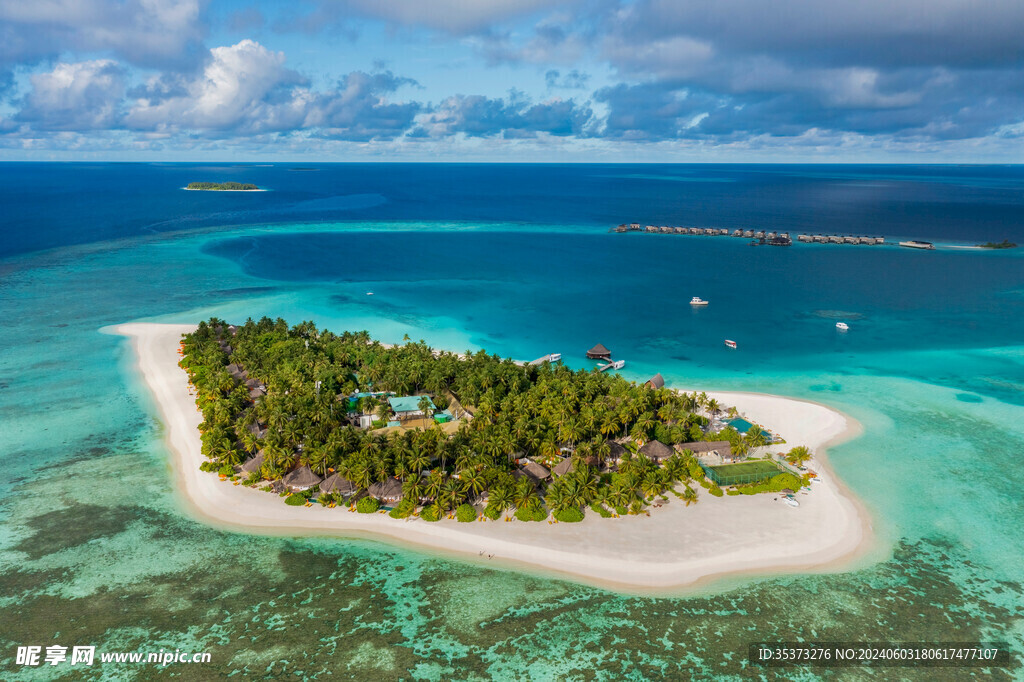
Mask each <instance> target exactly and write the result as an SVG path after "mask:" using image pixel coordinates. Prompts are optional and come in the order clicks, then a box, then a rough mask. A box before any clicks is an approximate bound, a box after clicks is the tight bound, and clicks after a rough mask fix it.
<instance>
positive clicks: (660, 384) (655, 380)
mask: <svg viewBox="0 0 1024 682" xmlns="http://www.w3.org/2000/svg"><path fill="white" fill-rule="evenodd" d="M646 385H647V386H650V387H651V388H653V389H659V388H665V377H663V376H661V372H658V373H657V374H655V375H654V376H653V377H651V378H650V379H648V380H647V383H646Z"/></svg>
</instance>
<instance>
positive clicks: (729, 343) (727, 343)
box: [725, 339, 736, 348]
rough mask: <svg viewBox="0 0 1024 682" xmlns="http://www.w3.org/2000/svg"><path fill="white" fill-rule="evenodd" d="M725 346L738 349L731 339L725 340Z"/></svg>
mask: <svg viewBox="0 0 1024 682" xmlns="http://www.w3.org/2000/svg"><path fill="white" fill-rule="evenodd" d="M725 345H726V346H728V347H729V348H735V347H736V342H735V341H732V340H730V339H726V340H725Z"/></svg>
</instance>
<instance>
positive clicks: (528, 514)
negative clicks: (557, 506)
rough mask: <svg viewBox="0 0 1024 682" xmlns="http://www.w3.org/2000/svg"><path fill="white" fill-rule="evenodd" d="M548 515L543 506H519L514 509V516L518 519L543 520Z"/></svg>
mask: <svg viewBox="0 0 1024 682" xmlns="http://www.w3.org/2000/svg"><path fill="white" fill-rule="evenodd" d="M547 517H548V513H547V511H545V509H544V508H543V507H540V506H538V507H533V508H531V507H520V508H519V509H516V518H517V519H519V520H520V521H543V520H544V519H546V518H547Z"/></svg>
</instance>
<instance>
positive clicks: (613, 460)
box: [180, 318, 811, 522]
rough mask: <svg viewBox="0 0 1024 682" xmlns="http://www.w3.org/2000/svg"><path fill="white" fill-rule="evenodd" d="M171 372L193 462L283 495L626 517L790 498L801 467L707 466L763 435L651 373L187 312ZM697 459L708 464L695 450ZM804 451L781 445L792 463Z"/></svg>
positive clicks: (433, 511) (302, 500)
mask: <svg viewBox="0 0 1024 682" xmlns="http://www.w3.org/2000/svg"><path fill="white" fill-rule="evenodd" d="M181 349H182V353H183V357H182V360H181V363H180V364H181V366H182V368H184V369H185V370H186V372H187V373H188V376H189V380H190V383H191V385H192V386H193V387H194V390H195V392H196V403H197V406H198V407H199V409H200V410H201V411H202V414H203V422H202V423H201V424H200V426H199V429H200V432H201V434H202V436H201V440H202V453H203V455H204V456H205V457H206V458H207V461H206V462H204V463H203V464H202V467H201V468H202V469H203V470H204V471H210V472H217V473H218V474H219V475H220V476H221V477H222V478H224V479H231V480H232V481H235V480H240V481H242V482H243V483H244V484H246V485H250V486H260V487H261V488H263V489H264V490H265V491H273V492H276V493H277V494H279V495H281V496H284V497H285V498H286V499H285V501H286V503H287V504H291V505H296V506H299V505H302V506H304V505H306V504H309V503H310V501H311V500H316V501H317V502H319V503H320V504H321V505H323V506H333V505H337V504H339V503H343V502H346V501H348V502H349V503H350V504H351V505H352V506H353V507H354V509H355V510H357V511H359V512H361V513H373V512H376V511H377V510H378V509H379V508H381V507H382V506H386V507H389V512H390V516H391V517H393V518H396V519H399V518H406V517H409V516H419V517H420V518H422V519H424V520H426V521H438V520H440V519H441V518H444V517H445V516H447V517H448V518H455V519H457V520H458V521H462V522H470V521H476V520H478V519H479V518H480V517H481V515H482V516H483V517H486V518H488V519H491V520H497V519H500V518H502V517H504V518H505V519H506V520H512V518H515V519H518V520H520V521H545V520H547V519H548V518H549V515H550V517H551V518H552V519H553V520H555V521H560V522H579V521H582V520H583V518H584V515H585V514H586V513H588V511H590V512H593V513H595V514H597V515H600V516H602V517H613V516H620V515H626V514H640V513H643V512H645V510H646V508H647V507H649V506H651V505H656V506H660V505H659V504H658V502H659V500H662V501H663V500H667V497H666V496H667V495H669V494H671V495H675V496H676V497H678V498H679V499H680V500H682V501H683V502H684V503H685V504H687V505H689V504H691V503H693V502H696V501H697V493H696V490H695V489H694V488H693V487H692V485H698V486H702V487H704V488H705V489H706V490H708V492H709V493H710V494H711V495H714V496H718V497H721V496H722V495H723V494H724V493H723V491H722V488H721V487H720V486H719V483H723V484H728V485H729V486H730V490H729V493H730V494H733V495H739V494H756V493H766V492H775V493H778V492H781V491H783V490H786V491H787V493H789V494H792V493H793V492H794V491H796V490H799V489H800V488H802V487H804V486H808V485H810V484H809V481H810V479H811V474H804V475H802V476H801V475H800V473H799V472H798V470H797V469H795V468H792V467H791V468H790V469H789V470H786V469H784V468H782V466H780V465H779V464H778V463H776V462H774V461H766V460H761V459H757V460H752V461H748V462H746V463H745V464H725V463H724V461H725V460H729V461H731V460H733V459H742V458H744V457H745V456H746V455H747V453H748V452H749V451H750V450H751V449H753V448H757V447H760V446H764V445H767V444H768V443H769V442H770V441H771V437H770V435H769V434H767V433H766V432H765V431H763V430H762V429H761V428H759V427H758V426H756V425H753V424H750V423H748V422H745V421H743V420H735V421H736V422H737V423H743V424H744V425H745V426H744V433H743V434H741V433H740V432H739V431H738V430H737V429H736V428H735V427H734V426H733V425H725V426H724V427H723V428H721V430H717V431H709V427H710V426H711V423H712V417H713V416H714V415H717V414H718V412H719V410H720V406H719V405H718V403H717V401H715V400H713V399H708V398H707V397H706V395H700V394H696V393H694V394H686V393H678V392H675V391H671V390H669V389H667V388H665V387H664V382H663V381H659V380H658V379H659V378H660V377H659V378H656V379H653V380H652V381H649V382H647V383H645V384H641V385H637V384H635V383H633V382H629V381H627V380H625V379H623V378H622V377H620V376H617V375H613V374H602V373H599V372H594V371H586V370H572V369H570V368H568V367H566V366H565V365H563V364H561V363H560V362H559V363H557V364H554V365H552V364H551V363H550V362H543V363H542V364H540V365H532V364H531V365H521V364H518V363H515V362H513V361H511V360H508V359H502V358H499V357H497V356H494V355H489V354H487V353H486V352H485V351H483V350H480V351H478V352H476V353H469V352H467V353H466V354H465V355H456V354H454V353H449V352H444V351H436V350H433V349H431V348H430V347H428V346H427V345H426V344H425V343H423V342H422V341H421V342H419V343H413V342H407V343H405V344H404V345H401V346H394V347H391V346H385V345H382V344H380V343H379V342H376V341H374V340H372V339H370V337H369V335H368V334H367V333H366V332H356V333H350V332H345V333H343V334H340V335H337V334H333V333H331V332H328V331H323V330H319V329H317V328H316V326H315V325H314V324H313V323H311V322H304V323H302V324H300V325H296V326H294V327H290V328H289V326H288V325H287V323H286V322H285V321H284V320H281V319H278V320H270V319H269V318H263V319H261V320H260V321H259V322H254V321H252V320H249V321H248V322H246V323H245V324H244V325H241V326H237V327H236V326H234V325H229V324H227V323H226V322H223V321H221V320H218V319H211V320H210V321H209V322H203V323H200V325H199V327H198V329H197V330H196V331H195V332H193V333H191V334H187V335H185V337H184V340H183V341H182V345H181ZM697 453H705V454H706V455H708V456H709V458H714V459H715V461H716V462H717V464H718V466H713V465H712V464H711V463H710V462H711V460H710V459H707V460H706V461H703V462H702V461H701V460H699V459H698V457H697ZM809 457H810V453H809V452H808V450H807V448H806V447H800V446H798V447H795V448H792V449H791V450H790V453H789V459H790V461H791V462H792V463H794V464H802V463H803V462H804V461H806V460H807V459H808V458H809Z"/></svg>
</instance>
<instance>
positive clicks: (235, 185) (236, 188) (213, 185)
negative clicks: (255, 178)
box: [185, 182, 259, 192]
mask: <svg viewBox="0 0 1024 682" xmlns="http://www.w3.org/2000/svg"><path fill="white" fill-rule="evenodd" d="M185 189H198V190H203V191H207V192H251V191H253V190H259V187H257V186H256V185H252V184H249V183H242V182H190V183H188V187H186V188H185Z"/></svg>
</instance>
